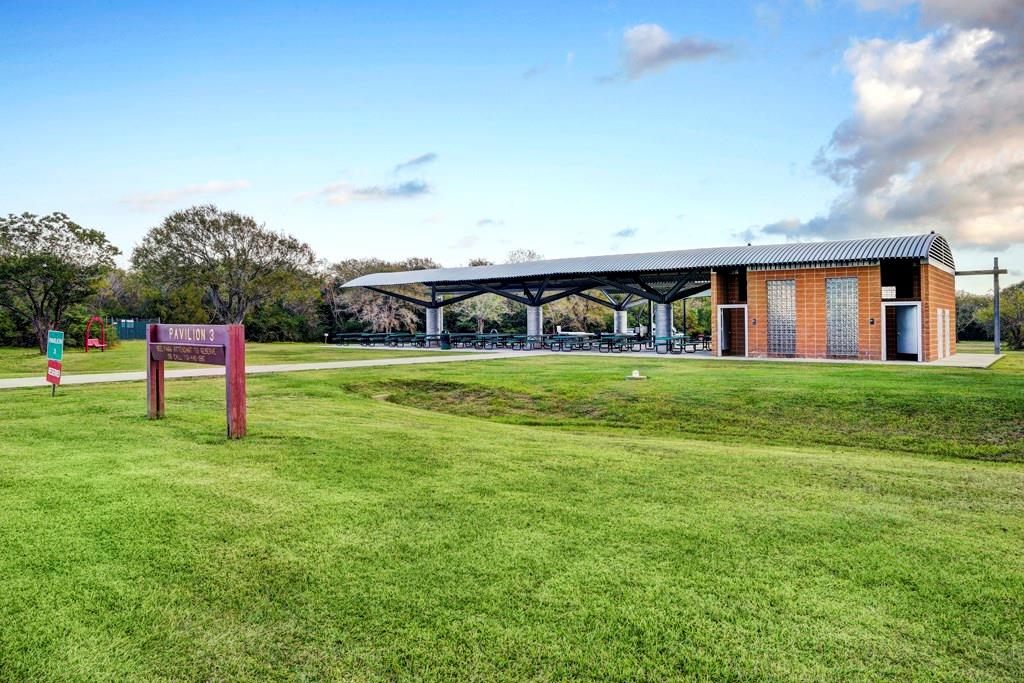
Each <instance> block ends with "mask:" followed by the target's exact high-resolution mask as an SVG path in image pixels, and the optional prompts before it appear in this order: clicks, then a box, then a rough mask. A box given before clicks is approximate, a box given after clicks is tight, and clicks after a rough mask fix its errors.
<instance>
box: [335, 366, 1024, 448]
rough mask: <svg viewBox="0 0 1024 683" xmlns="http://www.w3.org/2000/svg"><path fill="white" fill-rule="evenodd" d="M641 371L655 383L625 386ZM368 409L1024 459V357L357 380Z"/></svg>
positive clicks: (534, 370)
mask: <svg viewBox="0 0 1024 683" xmlns="http://www.w3.org/2000/svg"><path fill="white" fill-rule="evenodd" d="M634 369H636V370H639V371H640V372H641V374H643V375H647V376H648V377H649V379H647V380H645V381H639V382H635V381H625V380H624V377H625V376H626V375H627V374H629V373H631V372H632V371H633V370H634ZM340 381H342V382H343V383H344V384H345V386H346V387H348V388H349V390H351V391H353V392H355V393H358V394H360V395H361V396H364V397H367V398H375V399H377V400H381V401H387V402H390V403H395V404H400V405H409V406H414V407H418V408H422V409H425V410H434V411H444V412H448V413H451V414H455V415H462V416H467V417H482V418H487V419H489V420H494V421H500V422H507V423H512V424H522V425H538V426H551V427H558V428H560V429H563V430H564V429H574V430H591V431H593V430H597V431H605V432H607V431H613V432H614V431H618V432H621V433H623V434H644V435H653V434H658V435H663V436H675V437H685V438H696V439H703V440H709V441H728V442H732V443H738V444H778V445H795V446H808V445H819V446H825V447H854V448H870V449H878V448H882V449H887V450H893V451H907V452H913V453H924V454H933V455H944V456H953V457H962V458H985V459H1000V460H1024V353H1020V352H1016V353H1009V354H1006V356H1005V357H1004V358H1003V359H1001V360H999V361H997V362H996V364H995V365H994V366H993V367H992V368H991V369H989V370H978V369H960V368H946V367H921V366H914V365H898V366H896V365H890V366H886V365H867V364H863V365H862V364H818V363H769V362H744V361H720V360H706V361H698V360H684V359H658V358H651V357H650V356H647V357H636V356H634V357H628V356H620V357H601V358H596V359H588V360H587V361H584V360H583V359H570V358H567V357H566V356H545V357H539V358H534V359H531V360H530V361H529V365H525V364H523V363H519V362H509V363H504V362H503V363H496V362H492V361H489V362H488V363H487V371H486V372H481V369H480V368H478V367H476V366H475V365H470V364H459V363H455V364H446V365H443V366H441V365H438V366H433V367H429V368H419V367H410V368H392V369H389V370H388V372H387V373H381V374H379V375H374V374H361V375H357V374H346V375H343V376H341V380H340Z"/></svg>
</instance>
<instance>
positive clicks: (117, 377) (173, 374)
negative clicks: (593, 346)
mask: <svg viewBox="0 0 1024 683" xmlns="http://www.w3.org/2000/svg"><path fill="white" fill-rule="evenodd" d="M538 356H562V357H567V358H572V357H578V356H600V357H602V358H618V359H621V360H626V359H632V360H638V361H642V360H651V359H655V358H659V359H660V358H664V359H666V360H667V359H692V360H715V361H744V362H746V361H749V362H772V363H780V362H781V363H842V364H849V365H903V366H917V367H935V366H945V367H956V368H979V369H981V368H987V367H988V366H990V365H992V363H994V362H996V361H997V360H999V359H1000V358H1002V356H997V355H995V354H993V353H963V354H956V355H954V356H950V357H949V358H943V359H942V360H934V361H931V362H930V363H918V362H914V361H877V360H876V361H870V360H840V359H833V358H746V357H742V356H723V357H718V358H716V357H714V356H712V355H711V354H710V353H709V352H707V351H703V352H698V353H692V354H691V353H687V354H678V355H668V354H656V353H654V352H653V351H641V352H637V353H598V352H597V351H572V352H562V351H472V352H470V353H461V354H459V355H451V356H449V355H440V354H438V355H436V356H415V357H413V358H379V359H368V360H338V361H323V362H319V363H279V364H276V365H250V366H249V367H247V368H246V369H245V374H247V375H259V374H263V373H266V372H302V371H304V370H341V369H345V368H372V367H383V366H388V365H420V364H427V363H463V362H469V361H478V360H501V359H507V358H536V357H538ZM223 374H224V368H222V367H201V366H196V367H195V368H194V369H192V368H190V369H187V370H167V371H166V372H165V373H164V377H166V378H167V379H175V378H181V377H217V376H222V375H223ZM145 379H146V373H145V372H144V371H143V372H108V373H94V374H82V375H66V376H64V377H63V378H61V384H62V385H72V384H100V383H106V382H138V381H144V380H145ZM45 386H49V385H48V384H47V382H46V379H45V378H44V377H43V376H42V375H39V376H37V377H12V378H9V379H0V389H22V388H25V387H45Z"/></svg>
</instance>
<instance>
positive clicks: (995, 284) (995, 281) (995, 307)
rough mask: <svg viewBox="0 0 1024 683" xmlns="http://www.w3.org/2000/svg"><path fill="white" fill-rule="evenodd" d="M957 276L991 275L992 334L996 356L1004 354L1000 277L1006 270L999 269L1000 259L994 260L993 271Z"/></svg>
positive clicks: (964, 271) (970, 272) (965, 271)
mask: <svg viewBox="0 0 1024 683" xmlns="http://www.w3.org/2000/svg"><path fill="white" fill-rule="evenodd" d="M955 274H956V275H991V276H992V314H993V318H995V319H994V320H993V321H992V332H993V335H992V336H993V337H995V351H996V355H999V354H1000V353H1002V348H1001V347H1002V338H1001V337H1002V334H1001V332H1002V330H1001V329H1000V327H1001V326H1000V324H999V276H1000V275H1005V274H1006V269H1005V268H1000V267H999V257H998V256H995V257H993V258H992V270H958V271H956V273H955Z"/></svg>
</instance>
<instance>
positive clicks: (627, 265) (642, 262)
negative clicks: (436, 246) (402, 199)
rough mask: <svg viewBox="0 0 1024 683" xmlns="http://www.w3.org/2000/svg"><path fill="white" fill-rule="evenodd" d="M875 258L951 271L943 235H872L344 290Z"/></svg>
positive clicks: (412, 279) (381, 280)
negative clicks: (929, 264) (933, 263)
mask: <svg viewBox="0 0 1024 683" xmlns="http://www.w3.org/2000/svg"><path fill="white" fill-rule="evenodd" d="M877 259H933V260H935V261H938V262H940V263H942V264H944V265H946V266H948V267H949V268H954V267H955V266H954V264H953V253H952V251H950V248H949V243H948V242H947V241H946V239H945V238H944V237H942V236H941V235H937V234H935V233H930V234H927V235H910V236H905V237H872V238H867V239H856V240H839V241H831V242H789V243H786V244H763V245H761V244H759V245H754V246H743V247H711V248H705V249H681V250H678V251H657V252H647V253H641V254H612V255H608V256H579V257H575V258H562V259H550V260H547V261H530V262H528V263H506V264H501V265H493V266H465V267H462V268H432V269H428V270H408V271H404V272H395V273H373V274H372V275H363V276H362V277H357V278H355V279H354V280H349V281H348V282H346V283H345V284H344V286H345V287H380V286H389V285H411V284H427V285H438V284H446V283H459V282H488V281H494V280H516V279H524V278H537V277H549V276H553V275H556V276H563V275H564V276H574V275H596V274H598V273H657V272H665V271H675V270H680V271H686V270H697V269H711V268H726V267H731V266H780V265H805V264H813V263H837V262H844V261H846V262H849V261H870V260H877Z"/></svg>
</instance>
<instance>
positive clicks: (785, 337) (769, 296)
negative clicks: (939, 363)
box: [711, 234, 956, 361]
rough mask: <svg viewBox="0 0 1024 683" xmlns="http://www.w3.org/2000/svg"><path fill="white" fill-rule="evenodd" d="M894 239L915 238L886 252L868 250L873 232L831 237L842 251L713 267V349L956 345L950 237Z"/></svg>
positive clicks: (862, 350)
mask: <svg viewBox="0 0 1024 683" xmlns="http://www.w3.org/2000/svg"><path fill="white" fill-rule="evenodd" d="M901 239H905V240H907V241H908V242H918V243H919V244H913V245H908V246H912V248H908V249H904V250H895V251H891V252H887V251H886V250H885V249H882V250H879V249H872V248H871V243H873V242H876V240H860V241H855V242H843V243H831V244H839V245H842V246H844V247H847V251H848V252H849V254H848V256H849V258H829V260H827V261H826V260H819V261H806V262H802V263H801V262H799V260H797V261H795V262H789V263H786V262H784V261H779V262H776V263H757V262H752V263H748V264H745V265H736V266H731V267H724V268H722V267H720V268H716V269H714V270H713V271H712V272H711V302H712V307H713V310H714V311H715V315H714V319H713V321H712V325H713V333H712V334H713V353H714V354H715V355H720V356H727V355H746V356H750V357H753V358H772V357H780V358H786V357H790V358H858V359H862V360H922V361H929V360H936V359H938V358H945V357H947V356H950V355H952V354H954V353H956V299H955V292H954V264H953V257H952V253H951V252H950V250H949V245H948V244H947V243H946V240H945V239H943V238H942V237H941V236H939V235H935V234H930V235H922V236H920V237H917V238H901ZM888 241H890V240H885V242H888ZM858 242H859V243H860V244H859V245H858ZM820 244H830V243H820ZM857 246H860V247H862V249H860V251H859V253H858V250H857V249H855V248H853V247H857ZM885 246H891V245H885ZM887 254H888V255H887ZM758 260H762V261H764V260H769V259H764V258H761V259H758Z"/></svg>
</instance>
